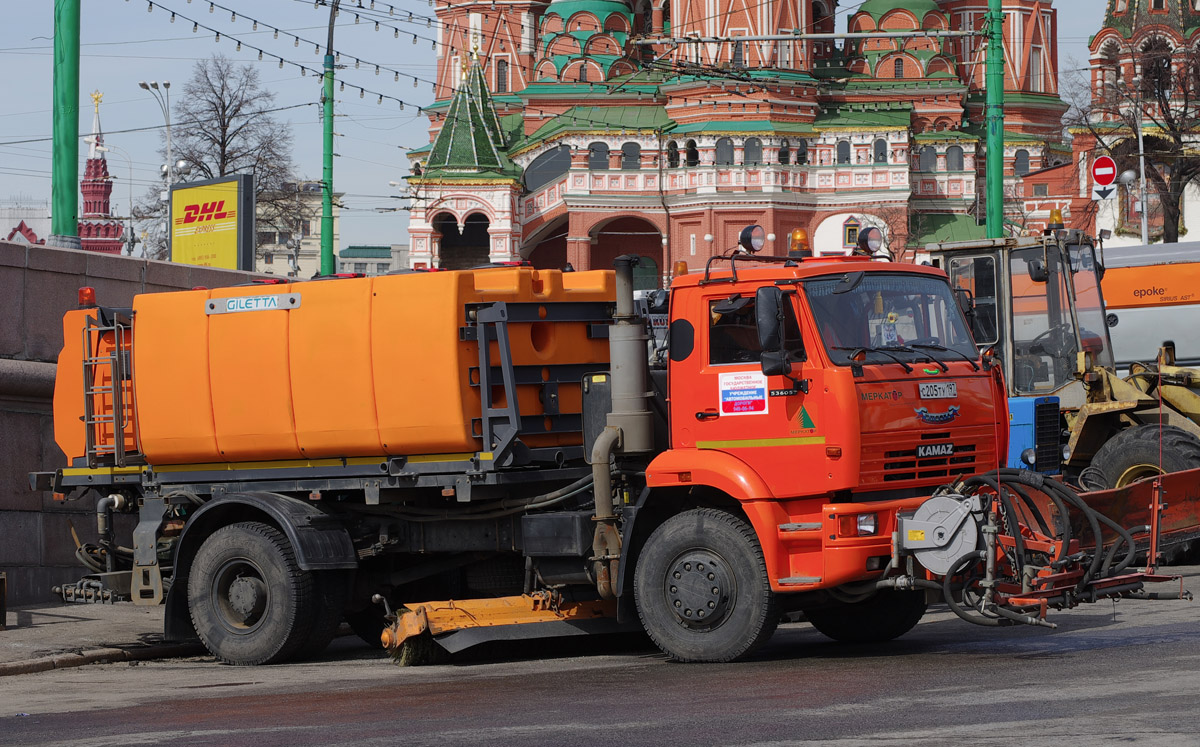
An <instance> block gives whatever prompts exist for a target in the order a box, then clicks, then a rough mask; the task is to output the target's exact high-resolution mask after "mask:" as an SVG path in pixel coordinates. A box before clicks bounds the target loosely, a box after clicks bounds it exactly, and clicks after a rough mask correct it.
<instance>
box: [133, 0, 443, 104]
mask: <svg viewBox="0 0 1200 747" xmlns="http://www.w3.org/2000/svg"><path fill="white" fill-rule="evenodd" d="M125 1H126V2H129V0H125ZM139 1H144V2H146V3H147V10H148V12H153V10H154V9H155V8H158V9H160V10H162V11H164V12H167V13H170V14H171V19H172V22H174V19H175V17H176V16H178V17H179V18H182V19H183V20H185V21H188V22H190V23H191V24H192V31H193V32H197V33H198V31H199V29H204V30H205V31H208V32H210V33H212V34H214V35H215V41H216V42H217V43H220V41H221V37H222V35H224V36H225V38H226V39H228V40H229V41H231V42H234V43H235V44H236V45H237V50H238V51H241V49H242V46H246V47H249V48H250V49H251V50H253V51H255V52H258V56H259V60H262V59H263V56H264V55H265V56H268V57H270V58H272V59H273V60H277V61H278V62H279V67H281V68H282V67H283V66H284V65H291V66H292V67H295V68H298V69H299V70H300V74H301V75H307V74H308V73H310V72H311V73H312V74H313V76H314V77H320V75H321V70H320V69H319V68H317V67H309V66H308V65H302V64H300V63H298V62H293V61H291V60H289V59H287V58H285V57H280V56H279V55H277V54H273V53H271V52H268V51H266V50H265V49H262V48H259V47H256V46H254V45H253V44H249V43H246V42H243V41H242V40H241V39H239V38H238V37H236V36H233V35H231V34H228V33H223V32H221V31H220V30H218V29H215V28H212V27H211V26H208V25H206V24H203V23H200V22H199V21H197V20H195V19H194V18H189V17H188V16H186V15H184V14H182V13H179V12H178V11H174V10H171V9H170V8H168V7H166V6H165V5H162V4H161V3H158V2H155V0H139ZM210 4H211V5H212V6H213V7H216V3H210ZM231 12H232V11H231ZM275 32H276V34H278V33H280V30H279V29H275ZM282 33H284V34H286V35H288V36H291V37H292V38H293V39H295V40H296V44H295V45H296V46H299V45H300V44H299V39H300V37H298V36H295V35H294V34H289V33H288V32H286V31H284V32H282ZM349 85H350V88H351V89H355V90H357V91H358V95H359V98H366V95H367V94H368V93H369V94H371V96H372V97H377V98H378V101H377V102H376V103H379V104H382V103H383V101H384V99H387V100H389V101H395V102H397V103H398V104H399V105H400V109H401V111H403V110H404V107H405V106H412V107H413V108H415V109H416V110H417V111H418V112H424V111H425V110H426V108H425V107H423V106H420V105H418V104H413V103H410V102H407V101H404V100H403V99H399V98H396V97H395V96H390V95H388V94H384V93H379V92H378V91H373V90H371V89H368V88H364V87H362V86H358V85H354V84H349Z"/></svg>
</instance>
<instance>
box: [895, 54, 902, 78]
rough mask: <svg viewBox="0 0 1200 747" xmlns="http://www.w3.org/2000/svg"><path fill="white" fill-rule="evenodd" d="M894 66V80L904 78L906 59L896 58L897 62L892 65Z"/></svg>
mask: <svg viewBox="0 0 1200 747" xmlns="http://www.w3.org/2000/svg"><path fill="white" fill-rule="evenodd" d="M892 65H893V67H892V77H894V78H903V77H904V58H903V57H897V58H896V61H895V62H893V63H892Z"/></svg>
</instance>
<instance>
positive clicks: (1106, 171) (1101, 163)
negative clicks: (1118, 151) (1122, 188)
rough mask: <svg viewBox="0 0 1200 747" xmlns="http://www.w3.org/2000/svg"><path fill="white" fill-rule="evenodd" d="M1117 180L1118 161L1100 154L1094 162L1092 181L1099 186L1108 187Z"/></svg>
mask: <svg viewBox="0 0 1200 747" xmlns="http://www.w3.org/2000/svg"><path fill="white" fill-rule="evenodd" d="M1116 180H1117V162H1116V161H1114V160H1112V159H1111V158H1109V157H1108V156H1100V157H1099V158H1097V159H1096V160H1095V161H1093V162H1092V181H1093V182H1095V183H1096V184H1097V186H1101V187H1107V186H1108V185H1110V184H1112V183H1113V182H1115V181H1116Z"/></svg>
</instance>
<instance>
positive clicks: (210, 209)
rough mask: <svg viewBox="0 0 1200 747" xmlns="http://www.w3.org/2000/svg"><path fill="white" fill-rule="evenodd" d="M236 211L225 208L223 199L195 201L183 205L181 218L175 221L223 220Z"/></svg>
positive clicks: (230, 216) (185, 222)
mask: <svg viewBox="0 0 1200 747" xmlns="http://www.w3.org/2000/svg"><path fill="white" fill-rule="evenodd" d="M236 214H237V213H236V212H235V211H232V210H226V209H225V201H224V200H218V201H217V202H205V203H197V204H195V205H184V207H183V219H182V220H176V221H175V222H176V223H183V224H185V225H186V224H188V223H204V222H205V221H214V220H223V219H225V218H232V217H233V216H235V215H236Z"/></svg>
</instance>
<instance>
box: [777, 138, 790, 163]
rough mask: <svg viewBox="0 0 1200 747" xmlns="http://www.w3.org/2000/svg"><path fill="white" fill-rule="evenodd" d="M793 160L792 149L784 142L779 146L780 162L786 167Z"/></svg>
mask: <svg viewBox="0 0 1200 747" xmlns="http://www.w3.org/2000/svg"><path fill="white" fill-rule="evenodd" d="M791 160H792V149H791V148H790V147H788V141H786V140H784V141H783V142H781V143H780V144H779V162H780V163H782V164H783V165H784V166H786V165H787V164H788V163H789V162H790V161H791Z"/></svg>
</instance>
